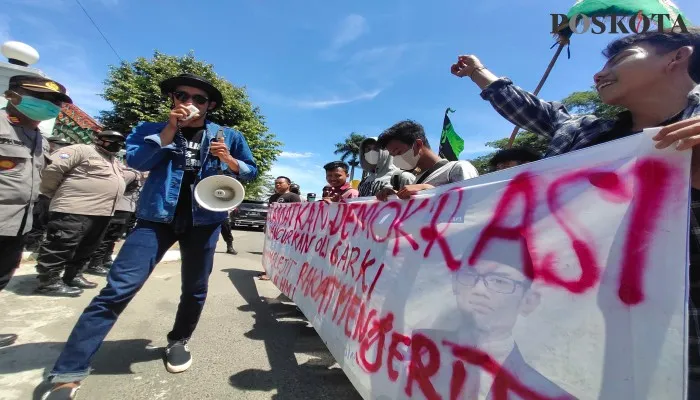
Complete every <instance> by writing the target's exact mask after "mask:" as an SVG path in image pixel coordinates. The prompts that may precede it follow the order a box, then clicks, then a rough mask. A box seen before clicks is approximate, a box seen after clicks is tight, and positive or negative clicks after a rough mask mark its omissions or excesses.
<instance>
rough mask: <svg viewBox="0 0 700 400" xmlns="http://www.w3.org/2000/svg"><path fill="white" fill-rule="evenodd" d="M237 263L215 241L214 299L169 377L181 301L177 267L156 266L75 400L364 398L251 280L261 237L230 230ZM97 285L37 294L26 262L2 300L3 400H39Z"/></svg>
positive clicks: (306, 330) (273, 292)
mask: <svg viewBox="0 0 700 400" xmlns="http://www.w3.org/2000/svg"><path fill="white" fill-rule="evenodd" d="M234 237H235V246H236V248H237V250H238V251H239V254H238V255H237V256H234V255H229V254H225V253H224V251H225V248H226V245H225V243H224V242H223V241H220V242H219V245H218V248H217V254H216V256H215V259H214V271H213V273H212V275H211V279H210V286H209V296H208V299H207V304H206V306H205V308H204V313H203V315H202V318H201V320H200V322H199V326H198V328H197V331H196V332H195V335H194V337H193V339H192V341H191V343H190V350H191V351H192V354H193V365H192V367H191V368H190V369H189V370H188V371H186V372H184V373H181V374H176V375H173V374H170V373H168V372H167V371H166V370H165V368H164V364H163V360H162V352H163V346H165V345H166V344H167V342H166V339H165V335H166V334H167V332H168V331H169V330H170V328H171V327H172V323H173V318H174V316H175V310H176V308H177V304H178V297H179V295H180V263H179V262H169V263H162V264H160V265H158V266H157V267H156V269H155V271H154V272H153V274H152V276H151V278H150V279H149V281H148V282H147V283H146V285H145V286H144V287H143V289H142V290H141V292H140V293H139V294H138V295H137V296H136V298H135V299H134V300H133V301H132V302H131V304H130V305H129V307H127V309H126V310H125V311H124V313H123V314H122V315H121V317H120V318H119V320H118V322H117V324H116V325H115V326H114V328H113V329H112V331H111V332H110V334H109V336H108V337H107V340H106V341H105V343H104V344H103V346H102V348H101V349H100V350H99V351H98V352H97V354H96V355H95V358H94V361H93V365H92V367H93V368H94V371H93V373H92V375H91V376H90V377H89V378H88V379H87V380H85V381H84V382H83V385H82V388H81V389H80V391H79V392H78V399H79V400H85V399H91V400H92V399H96V400H112V399H114V400H117V399H119V400H122V399H148V400H165V399H178V400H179V399H185V400H189V399H193V400H194V399H277V400H286V399H295V400H299V399H333V400H346V399H348V400H360V399H361V397H360V396H359V395H358V394H357V392H356V391H355V389H354V388H353V387H352V385H351V384H350V382H349V381H348V379H347V377H346V376H345V375H344V374H343V372H342V370H341V369H340V368H339V367H338V365H337V364H336V363H335V361H334V360H333V357H332V356H331V355H330V353H329V352H328V349H327V348H326V346H325V345H324V343H323V342H322V340H321V339H320V338H319V337H318V335H317V334H316V332H315V331H314V329H313V328H312V327H310V324H309V323H308V322H307V321H306V320H305V318H304V317H303V315H301V314H300V313H299V312H298V311H297V310H296V307H295V306H294V305H293V304H292V303H291V302H290V301H289V299H286V298H284V296H281V294H280V292H279V291H278V290H277V289H276V288H275V287H274V285H273V284H272V283H271V282H269V281H267V282H266V281H258V280H255V279H254V276H255V275H257V273H258V272H259V271H261V270H262V266H261V256H262V254H261V252H262V248H263V234H262V233H260V232H252V231H234ZM92 278H94V279H93V280H95V281H97V282H98V283H99V284H100V287H99V288H97V289H94V290H88V291H86V292H85V294H83V295H82V296H81V297H79V298H71V299H68V298H66V299H60V298H51V297H44V296H37V295H33V294H32V290H33V289H34V287H35V284H36V275H35V271H34V268H33V264H23V265H22V267H21V268H20V269H19V270H18V273H17V275H16V276H15V277H14V278H13V280H12V281H11V283H10V285H9V286H8V287H7V289H6V290H5V291H3V292H2V293H0V309H1V310H2V312H1V313H0V332H3V333H5V332H7V333H9V332H13V333H17V334H19V340H18V341H17V343H15V344H14V345H13V346H10V347H5V348H0V400H10V399H12V400H14V399H22V400H24V399H39V398H40V395H41V393H42V392H43V390H44V389H45V385H44V384H42V383H41V382H42V377H43V376H44V374H45V372H46V371H47V370H48V369H49V368H51V366H52V365H53V362H54V361H55V360H56V357H57V356H58V354H59V352H60V351H61V349H62V347H63V344H64V341H65V340H66V338H67V337H68V335H69V333H70V331H71V329H72V327H73V325H74V324H75V322H76V320H77V319H78V317H79V316H80V313H81V312H82V310H83V309H84V308H85V307H86V306H87V304H88V303H89V302H90V300H91V299H92V297H93V296H94V295H96V294H97V293H98V291H99V289H100V288H101V287H102V286H104V284H105V280H104V279H103V278H98V277H90V279H92Z"/></svg>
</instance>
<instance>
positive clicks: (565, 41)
mask: <svg viewBox="0 0 700 400" xmlns="http://www.w3.org/2000/svg"><path fill="white" fill-rule="evenodd" d="M568 42H569V41H568V39H565V38H563V37H560V39H559V47H557V51H556V52H555V53H554V56H553V57H552V61H550V62H549V66H547V70H546V71H544V75H543V76H542V79H540V83H539V84H538V85H537V88H535V91H534V92H532V94H534V95H535V96H537V95H538V94H539V93H540V90H541V89H542V86H544V82H545V81H546V80H547V78H548V77H549V73H550V72H552V68H554V64H555V63H556V62H557V59H558V58H559V55H560V54H561V51H562V50H564V46H566V45H567V44H568ZM519 130H520V127H518V126H516V127H515V128H513V132H512V133H511V134H510V140H508V148H509V149H510V148H511V147H513V141H514V140H515V136H516V135H517V134H518V131H519Z"/></svg>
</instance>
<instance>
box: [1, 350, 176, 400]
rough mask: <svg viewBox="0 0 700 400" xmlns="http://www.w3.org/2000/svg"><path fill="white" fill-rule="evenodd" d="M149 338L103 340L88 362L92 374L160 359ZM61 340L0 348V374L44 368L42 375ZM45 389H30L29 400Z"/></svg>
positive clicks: (120, 371) (119, 370) (114, 372)
mask: <svg viewBox="0 0 700 400" xmlns="http://www.w3.org/2000/svg"><path fill="white" fill-rule="evenodd" d="M150 343H151V341H150V340H147V339H129V340H114V341H106V342H104V343H103V344H102V347H100V350H99V351H98V352H97V354H96V355H95V358H94V360H93V362H92V368H93V371H92V372H91V374H92V375H124V374H132V373H133V371H132V370H131V365H132V364H135V363H140V362H148V361H153V360H158V359H162V357H163V349H162V348H157V347H150ZM64 344H65V343H63V342H44V343H26V344H19V345H14V346H10V347H3V348H0V360H2V362H1V363H0V375H4V374H15V373H19V372H25V371H32V370H37V369H44V376H45V375H46V374H47V373H48V372H49V371H50V370H51V368H52V367H53V364H54V363H55V362H56V359H57V358H58V355H59V353H60V352H61V350H62V349H63V346H64ZM47 389H48V386H47V384H46V383H45V382H41V383H40V384H39V386H37V388H36V389H35V390H34V395H33V399H40V398H41V395H42V394H43V393H44V392H45V391H46V390H47Z"/></svg>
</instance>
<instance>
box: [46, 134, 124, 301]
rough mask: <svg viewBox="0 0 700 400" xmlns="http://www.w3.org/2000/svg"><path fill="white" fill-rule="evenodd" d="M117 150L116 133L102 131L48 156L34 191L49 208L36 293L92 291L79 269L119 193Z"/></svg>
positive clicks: (119, 141) (120, 177)
mask: <svg viewBox="0 0 700 400" xmlns="http://www.w3.org/2000/svg"><path fill="white" fill-rule="evenodd" d="M122 147H124V136H123V135H122V134H120V133H119V132H115V131H104V132H101V133H98V134H97V135H96V138H95V141H94V143H92V144H75V145H72V146H68V147H64V148H62V149H61V150H59V151H57V152H55V153H53V154H52V155H51V164H50V165H48V166H47V167H46V169H45V170H44V174H43V177H42V179H41V187H40V190H41V193H43V194H45V195H46V196H48V197H50V198H51V206H50V208H49V212H50V214H49V223H48V226H47V229H46V240H45V241H44V242H43V243H42V245H41V247H40V248H39V257H38V258H37V266H36V269H37V272H38V273H39V276H38V279H39V286H38V287H37V289H36V293H38V294H45V295H51V296H69V297H75V296H79V295H80V294H81V293H82V292H83V289H92V288H95V287H97V284H96V283H94V282H90V281H88V280H87V279H85V277H83V275H82V273H81V272H82V271H81V270H82V268H83V266H86V265H87V263H88V261H89V259H90V255H91V254H92V252H94V251H95V250H96V249H97V247H99V245H100V243H101V242H102V238H103V236H104V234H105V232H106V229H107V226H108V225H109V221H110V219H111V217H112V215H114V211H115V208H116V204H117V201H118V200H119V198H120V197H121V196H122V195H123V194H124V189H125V187H126V184H125V182H124V177H123V173H122V169H121V165H120V164H119V162H118V160H117V157H116V153H117V152H119V150H121V149H122ZM62 272H63V279H61V273H62Z"/></svg>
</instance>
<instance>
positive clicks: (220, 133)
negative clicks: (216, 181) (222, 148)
mask: <svg viewBox="0 0 700 400" xmlns="http://www.w3.org/2000/svg"><path fill="white" fill-rule="evenodd" d="M223 138H224V128H223V127H219V130H218V131H217V132H216V138H214V140H215V141H219V139H223ZM216 160H217V161H218V162H219V167H218V169H217V172H218V173H219V175H222V174H223V173H224V168H223V166H222V165H221V159H220V158H218V157H217V158H216Z"/></svg>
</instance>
